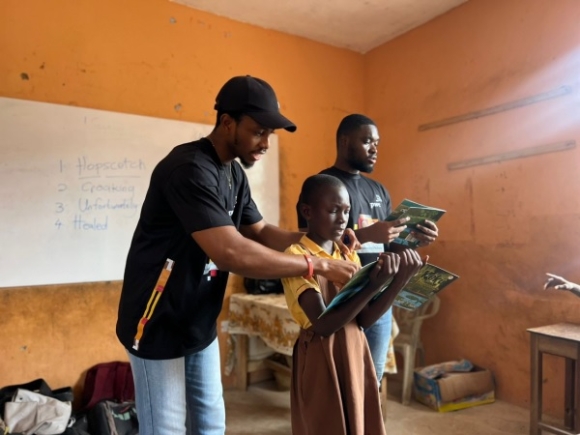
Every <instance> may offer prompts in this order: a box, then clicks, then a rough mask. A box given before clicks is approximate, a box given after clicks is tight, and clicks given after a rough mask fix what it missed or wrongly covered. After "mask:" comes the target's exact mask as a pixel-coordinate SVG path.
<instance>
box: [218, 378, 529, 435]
mask: <svg viewBox="0 0 580 435" xmlns="http://www.w3.org/2000/svg"><path fill="white" fill-rule="evenodd" d="M399 389H400V385H397V383H395V382H391V381H389V401H388V404H387V434H388V435H500V434H501V435H527V434H529V411H528V410H527V409H524V408H519V407H517V406H513V405H510V404H507V403H505V402H501V401H496V402H495V403H493V404H490V405H483V406H477V407H473V408H469V409H464V410H461V411H456V412H449V413H438V412H435V411H433V410H431V409H429V408H427V407H425V406H423V405H421V404H419V403H417V402H412V404H411V405H410V406H403V405H401V403H400V399H399V397H400V396H399V395H398V392H399ZM225 400H226V410H227V431H226V434H227V435H250V434H251V435H290V434H291V430H290V393H289V392H287V391H278V390H277V389H276V385H275V383H273V382H271V381H266V382H262V383H259V384H253V385H251V386H250V387H249V388H248V391H245V392H244V391H236V390H230V391H226V393H225ZM321 435H326V434H321ZM329 435H332V434H329Z"/></svg>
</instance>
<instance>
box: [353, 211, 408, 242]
mask: <svg viewBox="0 0 580 435" xmlns="http://www.w3.org/2000/svg"><path fill="white" fill-rule="evenodd" d="M408 221H409V218H408V217H403V218H400V219H396V220H394V221H378V222H375V223H374V224H372V225H369V226H368V227H364V228H359V229H358V230H357V231H356V233H357V236H358V238H359V240H360V241H361V242H362V243H364V242H374V243H391V242H392V241H393V240H395V239H396V238H397V237H399V234H400V233H401V231H403V230H404V229H405V228H407V225H405V224H406V223H407V222H408Z"/></svg>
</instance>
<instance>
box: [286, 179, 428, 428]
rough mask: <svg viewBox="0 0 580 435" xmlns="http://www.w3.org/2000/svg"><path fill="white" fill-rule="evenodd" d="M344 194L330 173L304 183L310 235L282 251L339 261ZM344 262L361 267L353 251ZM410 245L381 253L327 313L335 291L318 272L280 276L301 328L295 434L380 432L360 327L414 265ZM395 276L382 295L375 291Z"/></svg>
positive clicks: (379, 309) (372, 373) (389, 299)
mask: <svg viewBox="0 0 580 435" xmlns="http://www.w3.org/2000/svg"><path fill="white" fill-rule="evenodd" d="M349 204H350V203H349V196H348V193H347V191H346V188H345V186H344V185H343V183H342V182H341V181H340V180H339V179H338V178H335V177H332V176H330V175H315V176H312V177H309V178H308V179H307V180H306V181H305V182H304V184H303V186H302V192H301V194H300V204H299V209H300V212H301V213H302V215H303V216H304V218H305V219H306V221H307V222H308V233H307V234H306V235H305V236H304V237H303V238H302V239H301V240H300V242H299V243H297V244H294V245H292V246H290V247H289V248H288V249H287V250H286V252H288V253H292V254H296V255H304V256H305V257H306V258H307V259H308V258H309V256H317V257H324V258H334V259H341V258H344V257H343V255H342V254H341V253H340V250H339V249H338V246H337V244H336V242H337V241H339V240H340V238H341V236H342V234H343V232H344V230H345V228H346V224H347V221H348V215H349V210H350V205H349ZM346 259H347V260H351V261H353V262H357V263H359V264H360V261H359V259H358V255H357V254H356V253H355V252H353V253H350V254H348V255H346ZM421 265H422V262H421V259H420V257H419V255H418V254H417V253H416V252H415V251H414V250H405V251H403V252H401V253H399V254H394V253H384V254H381V255H380V257H379V259H378V262H377V265H376V266H375V267H374V268H373V270H372V271H371V274H370V281H369V283H368V284H367V285H366V287H364V288H363V289H362V290H361V291H360V292H358V293H357V294H356V295H354V296H352V297H351V298H350V299H348V300H347V301H346V302H344V303H343V304H341V305H338V306H337V307H335V308H334V309H333V310H330V311H329V312H327V313H326V314H325V315H324V316H322V317H320V318H319V316H320V314H321V313H322V312H323V311H324V309H325V308H326V305H327V304H328V303H329V302H330V301H331V300H332V299H333V298H334V297H335V296H336V295H337V293H338V291H339V290H338V289H337V288H336V286H335V285H334V284H333V283H331V282H328V281H327V280H326V279H324V278H323V277H321V276H316V275H313V274H312V273H309V274H307V276H304V277H296V278H284V279H282V283H283V284H284V293H285V296H286V301H287V303H288V307H289V309H290V311H291V313H292V315H293V317H294V319H295V320H296V321H297V322H298V324H299V325H300V326H301V331H300V335H299V337H298V340H297V341H296V344H295V345H294V352H293V357H292V358H293V366H292V385H291V413H292V433H293V434H294V435H320V434H332V435H381V434H383V435H384V434H385V428H384V424H383V418H382V415H381V409H380V403H379V392H378V386H377V380H376V374H375V369H374V367H373V362H372V359H371V355H370V351H369V348H368V345H367V341H366V338H365V335H364V333H363V328H366V327H369V326H370V325H372V324H373V323H374V322H375V321H376V320H377V319H378V318H379V317H381V315H382V314H383V313H384V312H385V311H387V310H388V309H389V307H390V306H391V305H392V303H393V300H394V299H395V297H396V295H397V293H398V292H399V291H400V290H401V289H402V288H403V287H404V285H405V284H406V283H407V282H408V280H409V279H410V278H411V277H412V276H413V275H414V274H415V273H416V272H417V271H418V270H419V268H420V267H421ZM391 278H393V281H392V283H391V284H390V285H389V287H388V288H387V290H385V291H384V292H383V293H382V294H381V296H380V297H378V298H376V299H375V300H374V301H372V302H371V299H372V298H373V296H375V295H376V294H377V292H379V291H380V289H382V288H383V287H384V285H385V284H386V283H387V282H388V281H389V279H391Z"/></svg>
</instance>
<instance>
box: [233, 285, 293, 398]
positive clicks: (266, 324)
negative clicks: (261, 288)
mask: <svg viewBox="0 0 580 435" xmlns="http://www.w3.org/2000/svg"><path fill="white" fill-rule="evenodd" d="M228 332H229V333H230V334H232V335H235V337H236V343H235V350H234V355H235V365H234V370H235V373H236V379H237V380H238V383H237V384H238V385H237V386H238V388H240V389H244V390H245V389H246V387H247V385H248V336H258V337H260V338H261V339H262V340H264V342H265V343H266V344H267V345H268V346H269V347H271V348H272V349H274V350H275V351H276V352H278V353H281V354H283V355H288V356H291V355H292V349H293V347H294V342H295V341H296V339H297V338H298V334H299V333H300V327H299V326H298V324H297V323H296V322H295V321H294V319H293V318H292V316H291V315H290V311H289V310H288V307H287V305H286V299H285V298H284V295H283V294H268V295H250V294H246V293H234V294H232V295H231V296H230V309H229V321H228Z"/></svg>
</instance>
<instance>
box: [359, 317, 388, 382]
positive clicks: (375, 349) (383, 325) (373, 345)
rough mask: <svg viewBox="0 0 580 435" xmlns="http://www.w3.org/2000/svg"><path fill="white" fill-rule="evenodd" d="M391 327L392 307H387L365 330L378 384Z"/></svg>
mask: <svg viewBox="0 0 580 435" xmlns="http://www.w3.org/2000/svg"><path fill="white" fill-rule="evenodd" d="M392 328H393V309H392V308H389V310H388V311H387V312H386V313H385V314H383V315H382V317H381V318H380V319H379V320H377V321H376V322H375V324H374V325H373V326H371V327H370V328H367V329H366V330H365V335H366V336H367V341H368V343H369V348H370V350H371V357H372V359H373V363H374V365H375V371H376V373H377V380H378V382H379V384H380V382H381V379H382V378H383V372H384V370H385V364H386V363H387V352H388V350H389V343H390V342H391V333H392Z"/></svg>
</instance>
